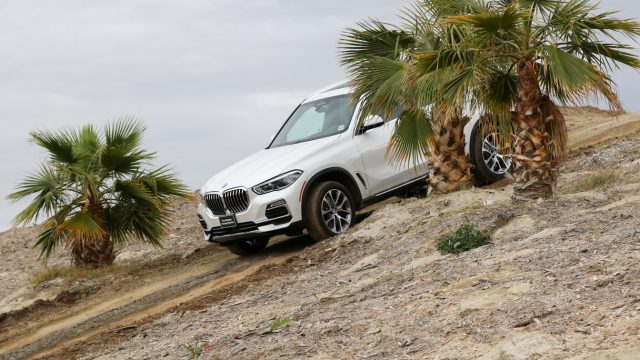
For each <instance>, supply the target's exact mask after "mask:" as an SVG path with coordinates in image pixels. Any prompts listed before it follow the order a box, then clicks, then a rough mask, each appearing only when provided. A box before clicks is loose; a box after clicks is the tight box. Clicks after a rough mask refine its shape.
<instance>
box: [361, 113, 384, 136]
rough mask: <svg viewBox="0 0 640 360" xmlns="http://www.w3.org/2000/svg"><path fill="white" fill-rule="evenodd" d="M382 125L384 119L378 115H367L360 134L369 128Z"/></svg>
mask: <svg viewBox="0 0 640 360" xmlns="http://www.w3.org/2000/svg"><path fill="white" fill-rule="evenodd" d="M382 125H384V119H383V118H382V116H380V115H369V116H367V117H366V118H365V119H364V122H363V123H362V128H361V129H360V134H364V133H366V132H367V131H369V130H371V129H375V128H377V127H380V126H382Z"/></svg>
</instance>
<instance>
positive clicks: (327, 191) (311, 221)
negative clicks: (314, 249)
mask: <svg viewBox="0 0 640 360" xmlns="http://www.w3.org/2000/svg"><path fill="white" fill-rule="evenodd" d="M354 205H355V202H354V201H353V196H351V194H350V193H349V190H348V189H347V188H346V187H345V186H344V185H342V184H340V183H339V182H336V181H327V182H323V183H320V184H317V185H316V186H315V187H314V188H313V189H311V192H310V193H309V199H308V201H307V203H306V204H305V219H306V225H307V231H309V236H311V238H312V239H313V240H314V241H320V240H324V239H327V238H330V237H332V236H335V235H338V234H342V233H344V232H345V231H347V229H349V227H350V226H351V224H352V223H353V221H354V219H355V206H354Z"/></svg>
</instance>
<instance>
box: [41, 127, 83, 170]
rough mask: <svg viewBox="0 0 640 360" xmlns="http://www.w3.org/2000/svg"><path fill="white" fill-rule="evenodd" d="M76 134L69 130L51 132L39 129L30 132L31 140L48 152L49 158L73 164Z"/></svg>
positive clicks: (74, 160)
mask: <svg viewBox="0 0 640 360" xmlns="http://www.w3.org/2000/svg"><path fill="white" fill-rule="evenodd" d="M77 138H78V136H77V134H75V133H74V132H73V131H71V130H62V131H58V132H55V133H54V132H51V131H47V130H39V131H34V132H32V133H31V140H32V141H33V142H34V143H35V144H37V145H38V146H40V147H42V148H44V149H45V150H47V151H48V152H49V156H50V158H51V160H53V161H57V162H61V163H65V164H75V163H76V162H77V161H78V157H77V156H76V154H75V152H74V144H75V143H76V142H77Z"/></svg>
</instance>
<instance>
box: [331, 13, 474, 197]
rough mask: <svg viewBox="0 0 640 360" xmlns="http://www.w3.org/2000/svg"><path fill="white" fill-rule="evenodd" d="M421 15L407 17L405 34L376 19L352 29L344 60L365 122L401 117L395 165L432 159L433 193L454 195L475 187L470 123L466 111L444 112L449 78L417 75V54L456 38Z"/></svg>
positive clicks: (343, 45)
mask: <svg viewBox="0 0 640 360" xmlns="http://www.w3.org/2000/svg"><path fill="white" fill-rule="evenodd" d="M420 11H421V8H419V7H415V8H413V9H411V8H410V9H407V10H406V11H405V17H404V23H405V25H404V28H399V27H393V26H391V25H386V24H384V23H382V22H380V21H378V20H374V19H372V20H367V21H363V22H360V23H359V24H358V25H359V26H358V28H357V29H347V30H346V31H345V32H344V33H343V36H342V38H341V39H340V49H341V60H342V64H343V65H345V66H346V67H347V71H348V72H349V75H350V78H351V82H352V85H353V87H354V89H355V91H354V99H356V100H358V99H359V100H361V101H362V111H361V112H360V113H361V115H362V118H361V119H360V120H361V121H364V118H365V117H366V116H368V115H371V114H378V115H382V116H383V117H384V118H386V119H390V118H391V117H392V114H398V113H399V116H398V122H397V124H396V128H395V130H394V133H393V135H392V137H391V139H390V142H389V148H388V151H387V155H388V157H389V158H390V160H391V161H392V162H394V163H396V164H402V163H410V162H412V161H413V163H414V164H417V163H419V162H421V160H422V159H424V157H425V156H427V157H428V158H429V160H430V175H429V184H430V190H429V191H430V192H431V191H436V192H440V193H448V192H452V191H455V190H458V189H460V188H464V187H467V186H469V185H470V183H471V181H472V174H471V165H470V164H469V161H468V159H467V156H466V155H465V151H464V145H465V142H464V134H463V130H464V126H465V124H466V123H467V121H468V118H465V117H463V116H462V111H461V109H462V107H457V108H456V111H454V112H447V113H444V112H442V111H440V109H441V106H439V99H440V97H439V96H438V93H439V89H440V88H441V84H442V82H443V81H444V79H446V78H447V75H448V74H447V73H446V72H442V71H440V72H438V71H434V72H433V73H430V74H429V75H430V76H428V77H427V76H423V75H419V76H417V75H416V74H417V71H416V69H415V65H416V62H415V57H416V54H419V53H420V52H423V51H430V50H434V49H438V48H440V47H442V46H443V45H444V44H445V42H446V41H453V40H454V38H455V37H452V36H450V35H451V34H450V33H449V30H448V28H447V27H446V26H441V27H438V26H436V25H442V24H441V23H437V22H431V21H429V19H428V18H425V17H421V15H422V14H421V12H420ZM425 20H426V21H425ZM443 39H446V41H444V40H443ZM399 109H401V111H398V110H399ZM425 109H430V111H426V110H425Z"/></svg>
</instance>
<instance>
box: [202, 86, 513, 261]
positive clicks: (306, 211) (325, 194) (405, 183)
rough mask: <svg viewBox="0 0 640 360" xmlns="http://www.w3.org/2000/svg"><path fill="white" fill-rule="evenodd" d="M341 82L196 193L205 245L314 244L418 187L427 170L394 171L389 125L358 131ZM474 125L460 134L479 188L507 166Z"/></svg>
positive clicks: (376, 120)
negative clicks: (284, 239)
mask: <svg viewBox="0 0 640 360" xmlns="http://www.w3.org/2000/svg"><path fill="white" fill-rule="evenodd" d="M352 92H353V90H352V88H351V87H350V86H349V83H348V82H343V83H340V84H336V85H333V86H330V87H328V88H325V89H322V90H320V91H318V92H316V93H315V94H313V95H312V96H311V97H309V98H308V99H306V100H305V101H303V102H302V103H301V104H300V105H299V106H298V107H297V109H296V110H295V111H294V112H293V114H291V116H290V117H289V119H288V120H287V121H286V122H285V123H284V125H283V126H282V128H281V129H280V130H279V131H278V133H277V134H276V136H275V137H274V138H273V140H272V142H271V144H269V146H268V147H267V148H266V149H264V150H262V151H260V152H258V153H256V154H254V155H252V156H250V157H248V158H246V159H244V160H242V161H239V162H238V163H236V164H235V165H233V166H231V167H229V168H227V169H225V170H223V171H221V172H220V173H218V174H217V175H215V176H214V177H212V178H211V179H210V180H209V181H207V183H206V184H205V185H204V186H203V187H202V188H201V189H200V204H199V205H198V219H199V221H200V224H201V225H202V227H203V229H204V233H205V238H206V239H207V240H209V241H211V242H215V243H219V244H221V245H223V246H226V247H227V248H228V249H229V250H230V251H231V252H233V253H235V254H249V253H254V252H257V251H260V250H262V249H264V248H265V246H266V245H267V243H268V242H269V238H270V237H272V236H275V235H280V234H287V235H297V234H300V233H302V231H303V230H304V229H306V230H307V231H308V232H309V235H310V236H311V238H312V239H314V240H321V239H325V238H327V237H330V236H334V235H336V234H340V233H342V232H345V231H346V230H347V229H348V228H349V227H350V226H351V225H353V222H354V219H355V214H356V211H357V210H359V209H361V208H363V207H365V206H367V205H368V204H371V203H374V202H376V201H379V200H381V199H384V198H385V197H388V196H389V195H393V194H396V193H398V191H402V190H404V191H406V190H407V189H411V188H415V187H417V186H422V187H424V185H425V184H426V182H425V178H427V176H428V166H427V165H428V164H426V163H425V164H419V166H417V167H414V166H410V165H406V166H397V165H394V164H390V163H389V162H388V161H387V160H386V159H385V151H386V149H387V143H388V142H389V138H390V136H391V133H392V132H393V129H394V126H395V122H396V120H397V119H396V120H391V121H388V122H387V123H385V122H384V121H383V119H382V118H381V117H379V116H369V117H368V118H367V120H366V121H365V122H364V123H363V124H362V125H361V126H358V121H357V119H358V118H359V117H358V111H359V107H360V106H359V104H357V103H353V102H352V101H351V99H352ZM479 124H480V123H479V122H478V119H473V120H472V121H470V122H469V124H468V125H467V127H466V128H465V136H466V138H467V146H466V147H467V152H468V153H469V156H470V158H471V161H472V163H473V164H474V165H475V173H476V178H477V179H478V180H479V181H481V182H485V183H486V182H492V181H495V180H498V179H499V178H500V177H502V175H503V174H504V173H505V172H506V171H507V170H508V169H509V167H510V166H511V160H510V158H509V156H503V155H501V154H500V153H499V151H498V150H497V147H496V144H495V141H494V140H493V139H494V138H493V136H492V135H491V134H488V135H486V136H483V132H482V131H481V129H480V128H479Z"/></svg>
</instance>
